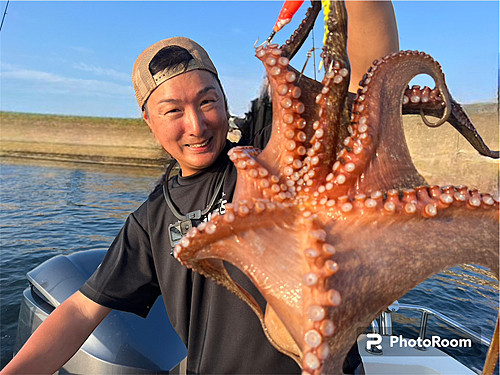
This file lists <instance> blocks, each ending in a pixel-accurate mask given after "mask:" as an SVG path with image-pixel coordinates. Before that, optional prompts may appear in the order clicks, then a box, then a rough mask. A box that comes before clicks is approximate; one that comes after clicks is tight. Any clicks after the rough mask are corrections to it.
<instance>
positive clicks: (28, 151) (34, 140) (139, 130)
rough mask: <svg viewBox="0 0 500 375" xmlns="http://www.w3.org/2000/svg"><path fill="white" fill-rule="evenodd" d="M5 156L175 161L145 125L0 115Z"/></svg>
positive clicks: (141, 163) (120, 161)
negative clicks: (171, 159)
mask: <svg viewBox="0 0 500 375" xmlns="http://www.w3.org/2000/svg"><path fill="white" fill-rule="evenodd" d="M0 124H1V128H0V130H1V131H0V156H8V157H19V158H31V159H46V160H57V161H72V162H84V163H100V164H116V165H130V166H144V167H159V166H163V165H164V164H165V163H166V162H168V160H169V159H170V157H169V155H168V154H166V153H165V152H164V151H163V149H162V148H161V146H160V145H159V144H158V143H157V141H156V140H155V138H154V136H153V134H152V133H151V131H150V130H149V128H148V126H147V125H146V123H145V122H144V121H143V120H142V119H119V118H97V117H73V116H54V115H39V114H27V113H12V112H0Z"/></svg>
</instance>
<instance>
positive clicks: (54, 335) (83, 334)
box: [0, 292, 111, 374]
mask: <svg viewBox="0 0 500 375" xmlns="http://www.w3.org/2000/svg"><path fill="white" fill-rule="evenodd" d="M110 311H111V309H109V308H107V307H104V306H101V305H99V304H97V303H95V302H94V301H92V300H90V299H88V298H87V297H85V296H84V295H83V294H81V293H80V292H76V293H75V294H73V295H72V296H71V297H69V298H68V299H67V300H66V301H64V302H63V303H62V304H61V305H60V306H59V307H57V308H56V309H55V310H54V311H53V312H52V313H51V314H50V315H49V316H48V318H47V319H46V320H45V321H44V322H43V323H42V324H41V325H40V327H38V328H37V330H36V331H35V332H34V333H33V335H32V336H31V337H30V338H29V340H28V341H27V342H26V344H24V346H23V347H22V348H21V350H20V351H19V353H18V354H17V355H16V356H15V357H14V358H13V359H12V361H10V362H9V363H8V364H7V366H5V368H4V369H3V370H2V371H1V372H0V373H1V374H53V373H54V372H56V371H57V370H59V369H60V368H61V367H62V366H63V365H64V364H65V363H66V362H67V361H68V360H69V359H70V358H71V357H72V356H73V355H74V354H75V353H76V352H77V351H78V349H79V348H80V347H81V346H82V345H83V343H84V342H85V340H86V339H87V338H88V337H89V336H90V334H91V333H92V332H93V331H94V329H95V328H96V327H97V326H98V325H99V323H100V322H101V321H102V320H103V319H104V318H105V317H106V316H107V315H108V313H109V312H110Z"/></svg>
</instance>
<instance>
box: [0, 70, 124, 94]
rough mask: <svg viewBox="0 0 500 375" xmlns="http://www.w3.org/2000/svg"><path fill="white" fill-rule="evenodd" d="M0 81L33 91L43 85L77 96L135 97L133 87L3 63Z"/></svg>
mask: <svg viewBox="0 0 500 375" xmlns="http://www.w3.org/2000/svg"><path fill="white" fill-rule="evenodd" d="M0 80H2V81H4V82H3V83H6V82H9V81H19V82H20V83H19V86H18V87H23V86H24V87H26V89H31V88H32V87H33V86H34V85H43V86H42V87H39V88H42V89H44V90H47V91H50V92H65V93H70V94H76V95H104V96H107V95H120V96H130V95H133V89H132V85H131V84H130V85H120V84H116V83H113V82H108V81H100V80H93V79H80V78H72V77H65V76H62V75H58V74H54V73H50V72H44V71H39V70H30V69H22V68H17V67H15V66H12V65H10V64H7V63H3V62H2V63H1V71H0Z"/></svg>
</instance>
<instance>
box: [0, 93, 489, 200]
mask: <svg viewBox="0 0 500 375" xmlns="http://www.w3.org/2000/svg"><path fill="white" fill-rule="evenodd" d="M465 109H466V111H467V113H468V114H469V116H470V118H471V119H472V121H473V123H474V125H475V127H476V128H477V130H478V132H479V134H480V135H481V136H482V138H483V140H484V141H485V143H486V144H487V145H488V146H489V147H490V148H491V149H493V150H498V149H499V144H498V143H499V122H498V105H497V104H496V103H486V104H473V105H469V106H465ZM0 124H1V131H0V156H9V157H19V158H35V159H46V160H62V161H73V162H75V161H76V162H87V163H104V164H116V165H133V166H144V167H160V166H163V165H165V163H166V162H167V161H168V160H169V157H168V155H166V154H165V152H164V151H163V150H162V149H161V147H160V146H159V145H158V144H157V142H156V140H155V139H154V136H153V135H152V134H151V132H150V131H149V129H148V127H147V126H146V124H145V123H144V121H143V120H142V119H121V118H98V117H77V116H56V115H40V114H27V113H13V112H0ZM404 129H405V134H406V138H407V142H408V146H409V148H410V153H411V155H412V158H413V159H414V163H415V165H416V166H417V168H418V170H419V171H420V173H421V174H422V175H423V176H424V177H425V178H426V179H427V180H428V181H429V183H431V184H439V185H446V184H454V185H460V184H464V185H468V186H470V187H475V188H478V189H480V190H481V191H493V192H498V160H492V159H489V158H486V157H483V156H480V155H479V154H478V153H477V152H476V151H475V150H474V149H473V148H472V146H470V145H469V143H468V142H467V141H466V140H465V138H463V137H462V136H461V135H460V134H459V133H458V132H457V131H456V130H455V129H454V128H453V127H452V126H450V125H448V124H445V125H443V126H441V127H439V128H429V127H427V126H425V125H424V124H423V122H422V120H421V119H420V116H405V117H404Z"/></svg>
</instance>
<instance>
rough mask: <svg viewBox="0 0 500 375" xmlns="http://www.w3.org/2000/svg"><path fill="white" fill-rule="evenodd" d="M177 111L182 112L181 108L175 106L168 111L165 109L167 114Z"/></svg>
mask: <svg viewBox="0 0 500 375" xmlns="http://www.w3.org/2000/svg"><path fill="white" fill-rule="evenodd" d="M177 112H180V110H179V109H178V108H173V109H169V110H168V111H165V114H169V113H177Z"/></svg>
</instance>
